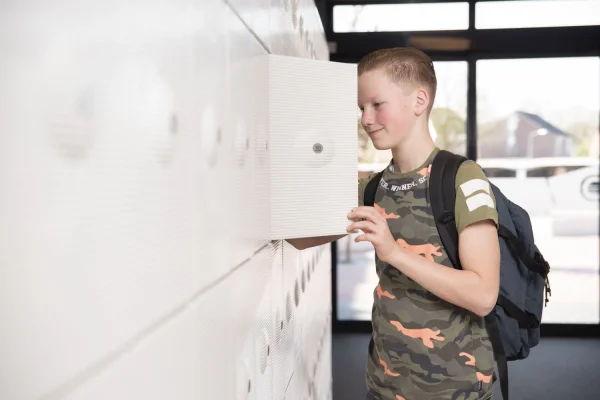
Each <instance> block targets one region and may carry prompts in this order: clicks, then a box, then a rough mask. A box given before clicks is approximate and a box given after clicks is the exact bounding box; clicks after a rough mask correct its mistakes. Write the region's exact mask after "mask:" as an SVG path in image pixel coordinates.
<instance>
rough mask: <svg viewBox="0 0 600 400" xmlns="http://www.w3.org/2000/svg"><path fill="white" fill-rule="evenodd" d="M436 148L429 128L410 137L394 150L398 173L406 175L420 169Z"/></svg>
mask: <svg viewBox="0 0 600 400" xmlns="http://www.w3.org/2000/svg"><path fill="white" fill-rule="evenodd" d="M435 147H436V145H435V143H434V141H433V139H431V135H430V134H429V129H427V128H425V129H424V130H422V131H421V132H418V133H417V132H415V134H413V135H410V136H409V137H408V138H406V140H405V141H404V142H403V143H402V144H401V145H400V146H398V147H397V148H394V149H392V156H393V157H394V167H395V169H396V172H399V173H404V172H409V171H413V170H415V169H417V168H419V167H420V166H421V165H423V163H424V162H425V160H427V158H428V157H429V156H430V155H431V152H432V151H433V150H434V149H435Z"/></svg>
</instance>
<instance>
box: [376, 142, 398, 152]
mask: <svg viewBox="0 0 600 400" xmlns="http://www.w3.org/2000/svg"><path fill="white" fill-rule="evenodd" d="M373 147H375V149H377V150H391V149H392V148H393V147H394V146H393V145H392V144H391V143H386V142H383V141H382V142H379V141H373Z"/></svg>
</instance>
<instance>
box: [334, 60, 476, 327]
mask: <svg viewBox="0 0 600 400" xmlns="http://www.w3.org/2000/svg"><path fill="white" fill-rule="evenodd" d="M434 68H435V71H436V76H437V80H438V89H437V94H436V98H435V102H434V107H433V109H432V111H431V121H430V131H431V134H432V136H433V137H434V139H436V143H437V144H438V146H440V147H441V148H445V149H449V150H453V151H456V152H457V153H460V154H465V153H466V143H465V137H466V135H465V127H466V114H467V63H466V62H464V61H457V62H446V61H444V62H434ZM357 126H358V136H359V151H358V154H359V161H358V162H359V168H358V169H359V170H358V176H359V177H365V176H368V175H369V174H370V173H371V172H373V171H380V170H381V169H383V168H385V165H387V164H388V163H389V162H390V160H391V158H392V156H391V152H390V151H389V150H385V151H383V150H382V151H378V150H376V149H375V148H374V147H373V145H372V143H371V141H370V140H369V137H368V135H367V134H366V132H365V131H364V130H363V129H362V126H361V124H360V112H358V113H357ZM356 236H358V235H357V234H355V235H348V236H346V237H345V238H343V239H340V240H338V242H337V249H338V252H337V253H338V264H337V270H338V274H337V289H338V295H337V306H338V319H339V320H370V319H371V307H372V305H373V289H374V288H375V287H376V286H377V283H378V282H377V275H376V274H375V251H374V250H373V246H372V245H371V244H370V243H368V242H367V243H364V242H361V243H354V238H355V237H356Z"/></svg>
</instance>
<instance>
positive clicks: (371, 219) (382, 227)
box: [346, 207, 400, 262]
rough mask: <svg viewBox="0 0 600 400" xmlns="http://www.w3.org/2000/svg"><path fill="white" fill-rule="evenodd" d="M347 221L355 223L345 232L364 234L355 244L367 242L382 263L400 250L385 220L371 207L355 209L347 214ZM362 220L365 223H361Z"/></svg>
mask: <svg viewBox="0 0 600 400" xmlns="http://www.w3.org/2000/svg"><path fill="white" fill-rule="evenodd" d="M348 219H350V220H352V221H355V222H353V223H352V224H350V225H349V226H348V227H347V228H346V231H348V232H352V231H354V230H356V229H360V230H361V231H363V232H364V234H362V235H360V236H358V237H357V238H356V239H354V241H355V242H364V241H368V242H371V243H372V244H373V246H374V247H375V251H376V252H377V256H378V257H379V259H380V260H381V261H383V262H388V261H389V260H390V259H391V258H392V255H393V254H394V253H395V252H396V251H398V250H399V249H400V246H399V245H398V243H396V241H395V240H394V237H393V236H392V232H390V227H389V226H388V223H387V220H386V219H385V218H383V217H382V216H381V214H379V213H378V212H377V211H376V210H375V208H373V207H357V208H355V209H354V210H352V211H351V212H350V214H348ZM362 219H364V220H365V221H361V220H362Z"/></svg>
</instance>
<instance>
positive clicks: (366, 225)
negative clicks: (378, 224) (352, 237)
mask: <svg viewBox="0 0 600 400" xmlns="http://www.w3.org/2000/svg"><path fill="white" fill-rule="evenodd" d="M356 229H360V230H361V231H363V232H374V231H375V225H374V224H373V223H372V222H369V221H360V222H355V223H353V224H350V225H349V226H348V227H347V228H346V231H348V232H350V231H355V230H356Z"/></svg>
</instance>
